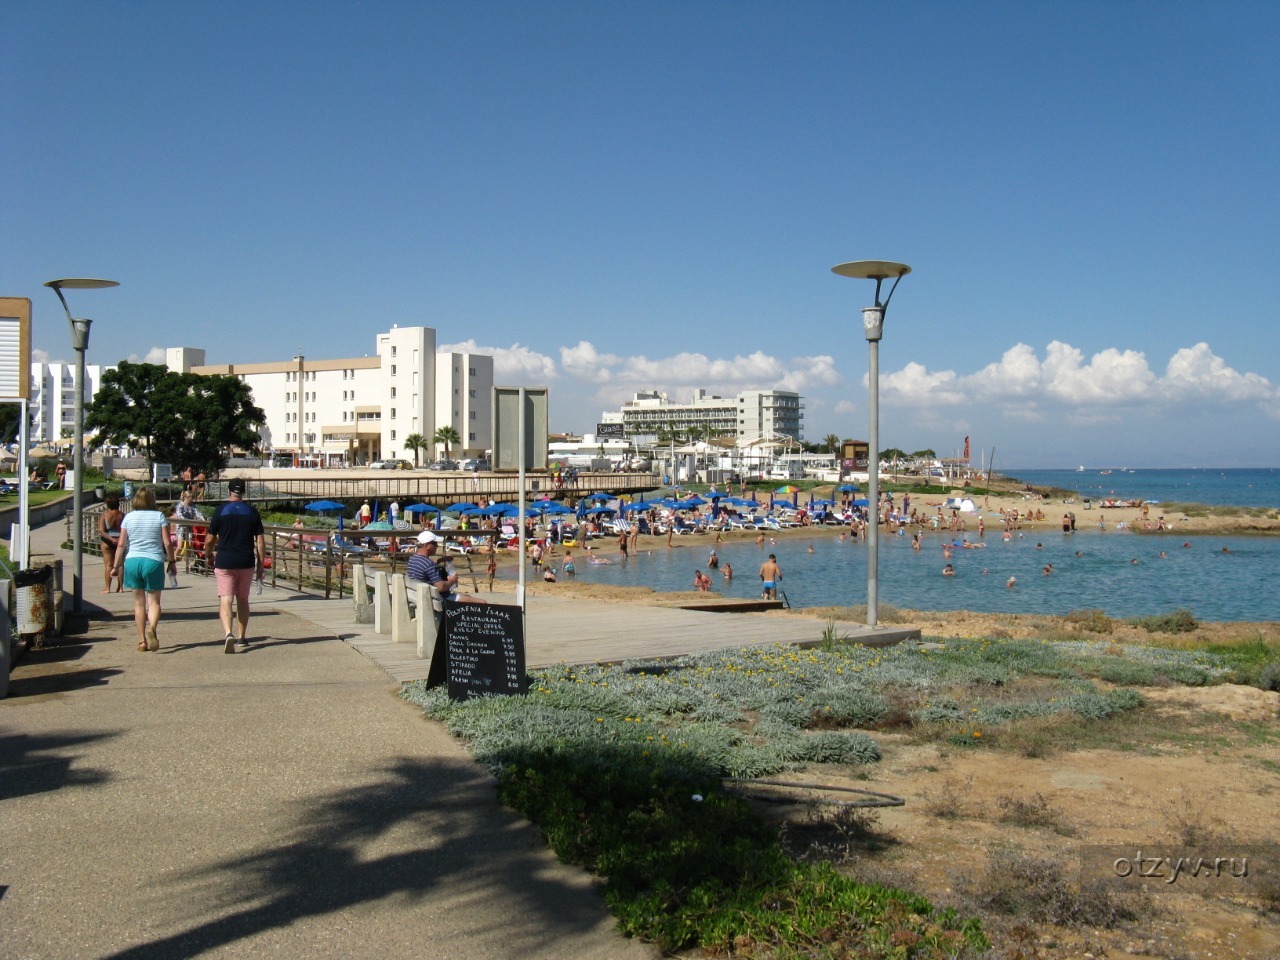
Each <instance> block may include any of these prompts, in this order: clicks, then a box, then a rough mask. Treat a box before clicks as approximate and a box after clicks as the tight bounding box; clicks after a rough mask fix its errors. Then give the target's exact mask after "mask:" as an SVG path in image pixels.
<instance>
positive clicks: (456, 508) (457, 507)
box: [444, 500, 475, 513]
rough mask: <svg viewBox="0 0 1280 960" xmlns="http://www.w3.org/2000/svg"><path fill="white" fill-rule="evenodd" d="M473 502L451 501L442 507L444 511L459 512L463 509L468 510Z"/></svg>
mask: <svg viewBox="0 0 1280 960" xmlns="http://www.w3.org/2000/svg"><path fill="white" fill-rule="evenodd" d="M474 506H475V504H474V503H472V502H471V501H470V500H464V501H461V502H459V503H451V504H449V506H447V507H445V508H444V512H445V513H461V512H462V511H463V510H470V509H471V508H472V507H474Z"/></svg>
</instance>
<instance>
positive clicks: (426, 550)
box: [406, 530, 458, 601]
mask: <svg viewBox="0 0 1280 960" xmlns="http://www.w3.org/2000/svg"><path fill="white" fill-rule="evenodd" d="M440 540H441V538H440V536H439V535H438V534H436V533H435V532H433V531H431V530H423V531H422V532H421V533H420V534H418V546H417V549H416V550H414V553H413V556H412V557H410V558H409V565H408V567H407V569H406V575H407V576H408V578H409V579H410V580H416V581H418V582H419V583H425V584H428V585H430V586H431V588H432V589H434V590H435V592H436V593H437V594H439V595H440V599H441V600H442V601H447V600H452V599H454V593H453V591H454V590H455V589H457V586H458V575H457V574H456V573H450V574H448V575H446V574H445V572H444V571H443V570H441V569H440V564H438V563H436V560H435V557H436V551H437V550H439V549H440Z"/></svg>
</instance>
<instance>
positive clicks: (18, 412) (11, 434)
mask: <svg viewBox="0 0 1280 960" xmlns="http://www.w3.org/2000/svg"><path fill="white" fill-rule="evenodd" d="M20 426H22V404H20V403H0V443H15V442H16V441H17V439H18V428H19V427H20Z"/></svg>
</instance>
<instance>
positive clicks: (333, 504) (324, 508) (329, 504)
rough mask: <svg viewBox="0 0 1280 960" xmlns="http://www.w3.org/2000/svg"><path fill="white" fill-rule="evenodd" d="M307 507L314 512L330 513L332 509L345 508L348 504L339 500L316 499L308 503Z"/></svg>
mask: <svg viewBox="0 0 1280 960" xmlns="http://www.w3.org/2000/svg"><path fill="white" fill-rule="evenodd" d="M307 509H308V510H310V511H312V512H314V513H328V512H329V511H330V510H345V509H347V505H346V504H345V503H339V502H338V501H337V500H314V501H312V502H311V503H308V504H307Z"/></svg>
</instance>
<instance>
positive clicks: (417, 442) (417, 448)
mask: <svg viewBox="0 0 1280 960" xmlns="http://www.w3.org/2000/svg"><path fill="white" fill-rule="evenodd" d="M429 446H431V444H430V443H428V442H427V438H426V437H424V436H423V435H422V434H420V433H411V434H409V435H408V436H407V437H405V438H404V448H405V449H406V450H412V451H413V465H414V466H415V467H416V466H417V465H418V454H419V453H421V452H422V451H423V450H425V449H426V448H427V447H429Z"/></svg>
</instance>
